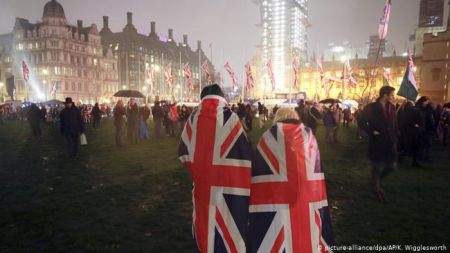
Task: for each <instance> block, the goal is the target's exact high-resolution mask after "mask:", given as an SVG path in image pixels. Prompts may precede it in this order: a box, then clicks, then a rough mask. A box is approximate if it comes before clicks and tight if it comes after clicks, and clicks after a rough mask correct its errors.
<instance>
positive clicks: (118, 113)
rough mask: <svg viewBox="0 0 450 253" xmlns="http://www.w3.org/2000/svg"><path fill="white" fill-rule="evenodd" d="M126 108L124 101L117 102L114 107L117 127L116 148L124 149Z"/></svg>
mask: <svg viewBox="0 0 450 253" xmlns="http://www.w3.org/2000/svg"><path fill="white" fill-rule="evenodd" d="M125 114H126V112H125V106H124V104H123V101H122V100H119V101H117V104H116V107H114V126H115V127H116V146H117V147H122V146H123V144H122V133H123V126H124V124H125Z"/></svg>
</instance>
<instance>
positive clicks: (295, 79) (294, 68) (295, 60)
mask: <svg viewBox="0 0 450 253" xmlns="http://www.w3.org/2000/svg"><path fill="white" fill-rule="evenodd" d="M292 70H293V75H294V89H297V84H298V78H297V75H298V69H297V59H296V58H295V57H294V58H293V59H292Z"/></svg>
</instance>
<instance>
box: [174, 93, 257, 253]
mask: <svg viewBox="0 0 450 253" xmlns="http://www.w3.org/2000/svg"><path fill="white" fill-rule="evenodd" d="M200 98H201V103H200V105H199V106H198V108H197V109H196V110H195V111H194V112H193V113H192V114H191V116H190V117H189V119H188V120H187V122H186V125H185V127H184V131H183V133H182V135H181V140H180V144H179V147H178V155H179V159H180V160H181V161H182V162H183V163H184V164H185V166H186V167H187V168H188V170H189V172H190V174H191V177H192V181H193V191H192V194H193V196H192V200H193V207H194V208H193V209H194V212H193V232H194V237H195V239H196V242H197V246H198V248H199V251H200V252H227V251H229V250H228V248H227V247H226V246H225V244H224V243H221V242H230V240H232V244H233V251H235V252H246V244H245V241H246V234H247V233H246V231H247V229H246V227H247V225H248V212H249V209H248V207H249V206H248V203H249V196H250V179H251V157H252V148H251V145H250V142H249V140H248V139H247V136H246V134H245V131H244V128H243V126H242V124H241V122H240V120H239V117H238V116H237V115H236V114H235V113H234V112H232V111H231V109H230V108H229V106H228V103H227V101H226V100H225V98H224V93H223V92H222V90H221V88H220V86H219V85H217V84H212V85H208V86H206V87H204V88H203V90H202V92H201V96H200ZM231 214H232V215H231ZM218 224H233V228H236V229H228V230H227V233H226V234H225V235H224V233H222V231H223V230H221V231H218V229H217V228H218ZM220 227H221V228H223V226H220Z"/></svg>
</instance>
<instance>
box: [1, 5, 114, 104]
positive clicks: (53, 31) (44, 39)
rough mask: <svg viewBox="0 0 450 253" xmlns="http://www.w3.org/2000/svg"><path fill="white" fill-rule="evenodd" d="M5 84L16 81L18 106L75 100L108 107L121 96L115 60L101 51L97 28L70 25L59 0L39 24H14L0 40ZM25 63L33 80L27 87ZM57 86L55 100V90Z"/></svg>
mask: <svg viewBox="0 0 450 253" xmlns="http://www.w3.org/2000/svg"><path fill="white" fill-rule="evenodd" d="M0 51H1V52H0V57H1V62H0V64H1V65H0V69H1V72H2V76H0V77H1V78H3V80H2V82H4V79H6V78H8V77H10V76H12V75H13V76H14V77H15V86H16V99H17V100H30V101H44V100H49V99H52V98H56V99H61V100H62V99H64V98H65V97H72V98H73V99H74V101H77V102H81V103H93V102H107V101H108V100H110V99H111V97H112V95H113V94H114V93H115V92H116V91H117V90H118V88H119V85H118V74H117V60H116V59H115V58H114V55H113V52H112V50H111V49H109V48H103V46H102V44H101V38H100V34H99V33H98V30H97V26H96V25H95V24H92V25H90V26H87V27H85V26H83V22H82V21H81V20H78V21H77V25H75V26H73V25H70V24H69V23H68V21H67V19H66V17H65V13H64V9H63V7H62V5H61V4H60V3H58V2H57V1H56V0H51V1H49V2H47V4H46V5H45V6H44V12H43V17H42V21H41V22H37V23H30V22H29V21H28V20H26V19H23V18H16V22H15V25H14V29H13V32H12V33H11V34H6V35H2V36H0ZM22 61H25V62H26V63H27V65H28V68H29V71H30V74H29V80H28V82H26V81H25V80H24V78H23V74H22ZM54 84H56V87H57V89H56V94H55V95H52V94H51V92H50V91H51V89H52V87H53V86H54Z"/></svg>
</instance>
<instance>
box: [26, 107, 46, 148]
mask: <svg viewBox="0 0 450 253" xmlns="http://www.w3.org/2000/svg"><path fill="white" fill-rule="evenodd" d="M27 119H28V122H29V123H30V127H31V130H32V131H33V136H34V137H35V138H37V139H38V140H39V139H41V137H42V131H41V120H43V119H44V115H42V111H41V110H40V109H39V108H38V107H37V105H36V104H31V106H30V109H29V110H28V115H27Z"/></svg>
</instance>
